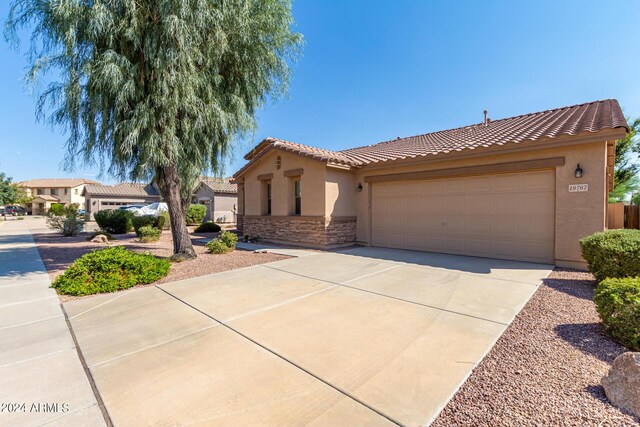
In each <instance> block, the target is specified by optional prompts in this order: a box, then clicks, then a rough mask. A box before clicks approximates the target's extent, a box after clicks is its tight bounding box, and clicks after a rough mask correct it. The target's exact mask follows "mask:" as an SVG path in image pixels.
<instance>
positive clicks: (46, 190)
mask: <svg viewBox="0 0 640 427" xmlns="http://www.w3.org/2000/svg"><path fill="white" fill-rule="evenodd" d="M88 184H98V182H97V181H93V180H90V179H83V178H47V179H30V180H27V181H21V182H18V186H20V187H22V188H23V189H24V190H25V192H26V194H27V196H29V197H32V198H33V199H32V201H31V203H30V204H29V205H27V206H25V209H26V210H27V212H29V213H31V214H32V215H44V214H46V213H47V212H49V209H50V208H51V205H52V204H54V203H60V204H63V205H66V204H70V203H77V204H78V205H79V206H80V208H81V209H84V208H85V204H84V197H82V191H83V190H84V187H85V186H86V185H88Z"/></svg>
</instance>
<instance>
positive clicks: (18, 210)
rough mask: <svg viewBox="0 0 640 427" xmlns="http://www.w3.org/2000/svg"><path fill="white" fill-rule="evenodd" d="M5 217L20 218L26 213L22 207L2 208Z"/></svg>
mask: <svg viewBox="0 0 640 427" xmlns="http://www.w3.org/2000/svg"><path fill="white" fill-rule="evenodd" d="M4 213H5V215H11V216H22V215H26V214H27V211H26V210H25V209H24V208H23V207H22V206H16V205H9V206H5V207H4Z"/></svg>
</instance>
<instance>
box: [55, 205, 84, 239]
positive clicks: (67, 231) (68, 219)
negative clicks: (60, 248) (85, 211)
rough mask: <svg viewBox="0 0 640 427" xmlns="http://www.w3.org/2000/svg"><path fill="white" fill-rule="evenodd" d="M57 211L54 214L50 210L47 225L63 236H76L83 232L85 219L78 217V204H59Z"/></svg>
mask: <svg viewBox="0 0 640 427" xmlns="http://www.w3.org/2000/svg"><path fill="white" fill-rule="evenodd" d="M57 205H58V207H56V209H55V212H56V214H52V213H51V211H49V217H48V218H47V226H48V227H49V228H50V229H51V230H53V231H57V232H58V233H60V234H62V235H63V236H67V237H69V236H75V235H76V234H78V233H80V232H82V229H83V228H84V222H85V221H84V219H83V218H80V217H78V215H77V213H78V204H77V203H72V204H70V205H67V206H63V205H60V204H57ZM52 207H53V205H52Z"/></svg>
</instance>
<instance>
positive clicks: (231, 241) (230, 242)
mask: <svg viewBox="0 0 640 427" xmlns="http://www.w3.org/2000/svg"><path fill="white" fill-rule="evenodd" d="M218 239H220V241H221V242H222V243H224V244H225V246H227V247H228V248H229V249H231V250H234V249H235V248H236V243H238V236H236V235H235V234H234V233H232V232H230V231H223V232H222V233H220V235H219V236H218Z"/></svg>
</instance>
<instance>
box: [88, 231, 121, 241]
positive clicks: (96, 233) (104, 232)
mask: <svg viewBox="0 0 640 427" xmlns="http://www.w3.org/2000/svg"><path fill="white" fill-rule="evenodd" d="M100 234H102V235H103V236H105V237H106V238H107V240H116V238H115V237H113V235H112V234H111V233H109V232H108V231H105V230H94V231H93V233H91V234H90V235H89V237H88V238H87V240H91V239H93V238H94V237H96V236H98V235H100Z"/></svg>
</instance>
